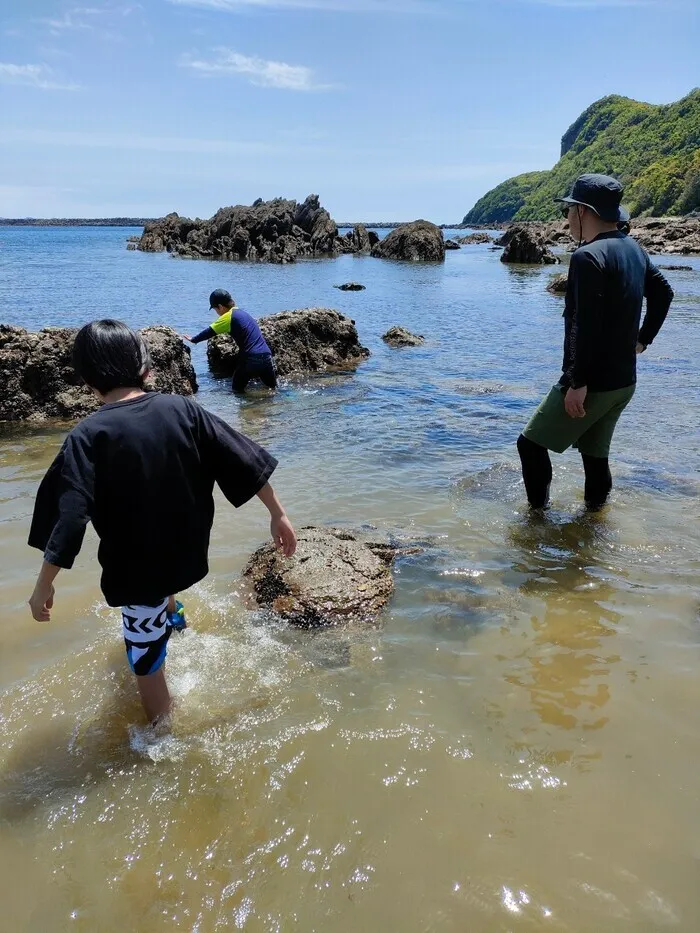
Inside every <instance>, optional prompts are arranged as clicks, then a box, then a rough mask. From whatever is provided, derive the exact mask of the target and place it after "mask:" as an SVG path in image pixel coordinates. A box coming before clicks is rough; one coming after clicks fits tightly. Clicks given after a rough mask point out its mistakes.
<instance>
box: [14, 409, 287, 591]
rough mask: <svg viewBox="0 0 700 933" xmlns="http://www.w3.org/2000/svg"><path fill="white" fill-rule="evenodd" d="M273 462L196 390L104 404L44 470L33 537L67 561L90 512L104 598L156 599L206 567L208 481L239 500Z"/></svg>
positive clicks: (262, 480)
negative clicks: (206, 406)
mask: <svg viewBox="0 0 700 933" xmlns="http://www.w3.org/2000/svg"><path fill="white" fill-rule="evenodd" d="M276 466H277V461H276V460H275V459H274V457H272V456H271V455H270V454H269V453H268V452H267V451H266V450H264V449H263V448H262V447H260V446H259V445H258V444H256V443H255V442H254V441H251V440H250V439H249V438H247V437H246V436H245V435H243V434H239V433H238V432H237V431H234V430H233V428H231V427H230V426H229V425H228V424H226V422H225V421H223V420H222V419H221V418H217V417H216V416H215V415H212V414H210V413H209V412H208V411H206V410H205V409H204V408H202V407H201V406H200V405H199V404H197V402H195V401H194V400H192V399H189V398H183V397H182V396H179V395H161V394H159V393H158V392H149V393H147V394H145V395H142V396H139V397H138V398H135V399H132V400H130V401H125V402H116V403H114V404H111V405H104V406H103V407H102V408H100V409H99V411H97V412H95V414H93V415H90V416H89V417H88V418H86V419H85V420H84V421H82V422H81V423H80V424H79V425H78V426H77V427H76V428H74V430H73V431H71V433H70V434H69V435H68V437H67V438H66V440H65V442H64V444H63V447H62V448H61V451H60V453H59V454H58V456H57V457H56V459H55V461H54V463H53V464H52V466H51V467H50V468H49V470H48V472H47V474H46V476H45V477H44V479H43V481H42V483H41V486H40V487H39V492H38V494H37V498H36V503H35V507H34V517H33V520H32V527H31V532H30V535H29V544H30V545H31V546H32V547H36V548H39V550H41V551H44V556H45V559H46V560H47V561H49V563H52V564H56V565H57V566H59V567H64V568H70V567H71V566H72V565H73V561H74V560H75V557H76V556H77V554H78V552H79V551H80V547H81V545H82V542H83V536H84V534H85V526H86V525H87V523H88V522H89V521H92V523H93V526H94V528H95V530H96V532H97V534H98V536H99V538H100V547H99V551H98V559H99V562H100V564H101V566H102V592H103V593H104V596H105V599H106V600H107V603H108V604H109V605H110V606H128V605H154V604H156V603H157V602H158V601H159V600H163V599H165V597H167V596H170V595H172V594H174V593H177V592H179V591H181V590H184V589H187V587H189V586H192V585H193V584H194V583H197V582H198V581H199V580H201V579H203V577H205V576H206V575H207V573H208V570H209V567H208V559H207V558H208V550H209V536H210V532H211V527H212V522H213V519H214V499H213V489H214V483H218V485H219V486H220V488H221V490H222V492H223V494H224V495H225V496H226V498H227V499H228V501H229V502H230V503H231V504H232V505H234V506H236V508H238V507H239V506H241V505H243V504H244V503H245V502H247V501H248V500H249V499H251V498H252V497H253V496H254V495H255V494H256V493H258V492H259V491H260V490H261V489H262V487H263V486H264V485H265V484H266V483H267V481H268V479H269V477H270V476H271V474H272V472H273V470H274V469H275V467H276Z"/></svg>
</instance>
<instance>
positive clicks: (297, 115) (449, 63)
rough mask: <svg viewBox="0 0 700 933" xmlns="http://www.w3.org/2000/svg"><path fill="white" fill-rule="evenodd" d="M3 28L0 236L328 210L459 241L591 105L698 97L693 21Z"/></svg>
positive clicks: (498, 4) (148, 2)
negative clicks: (26, 228)
mask: <svg viewBox="0 0 700 933" xmlns="http://www.w3.org/2000/svg"><path fill="white" fill-rule="evenodd" d="M0 7H1V12H0V113H1V114H2V119H1V120H0V216H14V217H18V216H72V217H77V216H86V217H98V216H115V215H132V216H135V215H139V216H160V215H162V214H164V213H166V212H167V211H170V210H177V211H178V212H179V213H181V214H189V215H192V216H201V217H206V216H210V215H211V214H212V213H213V212H214V211H215V210H216V209H217V208H218V207H219V206H221V205H225V204H231V203H250V202H252V201H253V200H254V199H255V198H257V197H263V198H268V197H274V196H277V195H282V196H285V197H295V198H304V197H305V196H306V195H307V194H309V193H310V192H317V193H318V194H319V195H320V196H321V201H322V203H323V204H324V205H325V206H327V207H328V208H329V210H330V211H331V213H332V214H333V216H334V217H335V218H336V219H337V220H341V221H344V220H369V221H380V220H410V219H414V218H416V217H421V216H422V217H427V218H429V219H431V220H435V221H437V222H451V221H455V220H459V219H460V218H461V217H462V216H463V215H464V213H465V212H466V211H467V210H468V208H470V207H471V205H472V204H473V203H474V201H475V200H476V199H477V198H478V197H480V196H481V195H482V194H483V193H484V192H485V191H487V190H488V189H489V188H490V187H492V186H493V185H494V184H497V183H498V182H499V181H502V180H503V179H504V178H506V177H508V176H510V175H514V174H517V173H518V172H523V171H529V170H532V169H539V168H548V167H550V166H551V165H552V164H553V163H554V162H555V161H556V159H557V158H558V151H559V140H560V138H561V135H562V134H563V132H564V131H565V130H566V128H567V127H568V126H569V124H570V123H571V122H572V121H573V120H574V119H575V118H576V117H577V116H578V114H579V113H580V112H581V111H582V110H583V109H584V108H585V107H586V106H588V104H590V103H591V102H593V101H594V100H596V99H598V98H599V97H602V96H604V95H605V94H610V93H619V94H625V95H627V96H630V97H635V98H637V99H641V100H646V101H651V102H654V103H667V102H670V101H673V100H676V99H678V98H680V97H682V96H683V95H685V94H686V93H687V92H688V91H690V90H691V88H693V87H694V86H696V85H698V84H700V67H699V66H698V61H700V58H699V56H698V47H699V46H700V3H698V0H141V2H138V0H79V3H77V4H76V3H71V2H62V0H12V2H9V0H8V2H4V3H2V4H1V5H0Z"/></svg>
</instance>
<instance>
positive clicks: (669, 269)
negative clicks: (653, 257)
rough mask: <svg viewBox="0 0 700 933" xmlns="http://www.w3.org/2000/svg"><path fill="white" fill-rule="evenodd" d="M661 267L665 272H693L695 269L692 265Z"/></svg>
mask: <svg viewBox="0 0 700 933" xmlns="http://www.w3.org/2000/svg"><path fill="white" fill-rule="evenodd" d="M659 269H663V270H664V271H665V272H693V271H694V269H693V267H692V266H674V265H671V266H659Z"/></svg>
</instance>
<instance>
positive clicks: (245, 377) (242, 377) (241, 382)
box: [231, 363, 251, 395]
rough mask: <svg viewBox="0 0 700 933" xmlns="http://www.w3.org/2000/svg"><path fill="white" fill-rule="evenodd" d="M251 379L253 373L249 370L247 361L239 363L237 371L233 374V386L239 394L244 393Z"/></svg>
mask: <svg viewBox="0 0 700 933" xmlns="http://www.w3.org/2000/svg"><path fill="white" fill-rule="evenodd" d="M250 380H251V374H250V371H249V370H248V367H247V365H246V364H245V363H243V364H239V365H238V366H237V367H236V371H235V372H234V374H233V380H232V381H231V388H232V389H233V391H234V392H235V393H236V394H237V395H243V393H244V392H245V390H246V386H247V385H248V383H249V382H250Z"/></svg>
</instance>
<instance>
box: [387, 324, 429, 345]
mask: <svg viewBox="0 0 700 933" xmlns="http://www.w3.org/2000/svg"><path fill="white" fill-rule="evenodd" d="M382 340H383V341H384V343H388V344H389V346H390V347H420V346H422V345H423V344H424V343H425V337H423V336H421V334H412V333H411V332H410V330H406V328H405V327H391V328H390V329H389V330H388V331H387V332H386V333H385V334H384V335H383V336H382Z"/></svg>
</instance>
